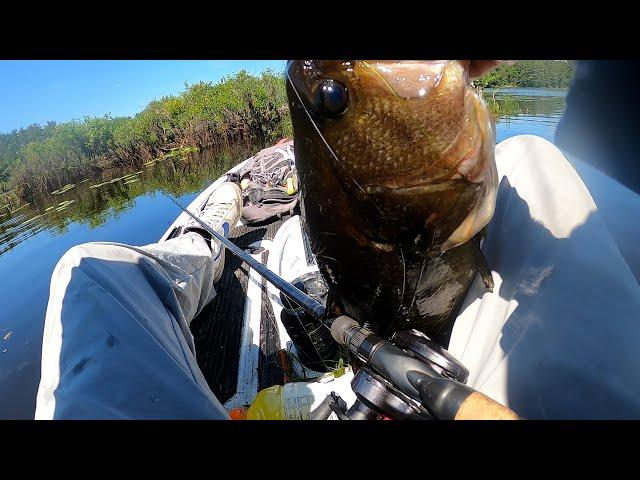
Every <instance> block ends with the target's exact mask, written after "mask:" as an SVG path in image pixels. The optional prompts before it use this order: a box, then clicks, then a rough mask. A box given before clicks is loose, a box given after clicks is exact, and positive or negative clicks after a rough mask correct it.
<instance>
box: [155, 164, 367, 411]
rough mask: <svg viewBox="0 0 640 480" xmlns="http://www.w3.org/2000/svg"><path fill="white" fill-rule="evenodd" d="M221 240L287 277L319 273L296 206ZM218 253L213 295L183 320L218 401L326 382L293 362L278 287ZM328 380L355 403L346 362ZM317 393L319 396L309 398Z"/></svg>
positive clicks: (192, 207) (230, 404)
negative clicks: (221, 260) (220, 262)
mask: <svg viewBox="0 0 640 480" xmlns="http://www.w3.org/2000/svg"><path fill="white" fill-rule="evenodd" d="M249 160H250V159H247V160H245V161H243V162H240V163H239V164H238V165H236V166H235V167H233V168H232V169H230V170H229V171H227V172H226V173H225V174H223V175H222V176H221V177H219V178H218V179H217V180H216V181H214V182H213V183H212V184H211V185H210V186H209V187H207V188H206V189H204V190H203V191H202V192H201V193H200V194H199V195H198V196H197V197H196V198H195V199H194V200H193V201H192V202H191V203H190V204H189V205H188V206H186V208H187V209H188V210H189V211H191V212H196V211H199V209H201V208H202V207H203V205H204V204H205V202H206V201H207V199H208V198H209V196H210V195H211V193H212V192H213V191H214V190H215V189H216V188H218V187H219V186H220V185H221V184H222V183H224V182H225V181H226V180H227V178H228V177H229V175H230V174H234V173H236V174H237V173H239V172H240V171H241V170H242V169H243V167H245V165H246V164H247V162H248V161H249ZM188 219H189V216H188V215H187V214H186V213H185V212H182V213H181V214H180V215H179V216H178V217H177V218H176V219H175V221H174V222H173V223H172V224H171V225H170V226H169V228H168V229H167V230H166V232H165V233H164V234H163V235H162V237H161V238H160V240H159V242H164V241H167V240H169V239H171V238H173V237H174V236H175V235H177V233H178V231H179V230H180V227H181V226H182V225H183V224H185V223H186V222H187V220H188ZM229 238H230V240H232V241H233V242H234V243H235V244H236V245H237V246H239V247H240V248H242V249H243V250H245V251H246V252H247V253H249V254H250V255H251V256H252V257H253V258H254V259H256V260H257V261H259V262H261V263H263V264H264V265H266V266H267V268H269V269H270V270H271V271H273V272H274V273H276V274H277V275H279V276H280V277H282V278H283V279H284V280H286V281H288V282H291V283H294V281H295V280H296V279H299V278H301V277H303V278H304V277H305V276H309V275H313V274H319V269H318V265H317V263H316V261H315V258H314V256H313V254H312V253H311V248H310V245H309V242H308V240H307V238H306V235H305V234H304V232H303V229H302V224H301V220H300V216H299V212H298V211H297V210H296V211H294V212H293V214H291V215H285V216H281V217H280V218H275V219H273V220H271V221H267V222H265V223H262V224H259V225H253V224H252V225H245V224H244V223H243V220H242V217H241V219H240V220H239V222H238V224H237V225H236V226H235V228H233V229H232V230H231V232H230V234H229ZM225 257H226V259H225V267H224V272H223V274H222V277H221V279H220V280H219V282H218V283H217V284H216V292H217V294H216V297H215V298H214V299H213V301H212V302H211V303H210V304H209V305H207V306H206V307H205V308H204V309H203V311H202V312H201V313H200V314H199V315H198V316H197V317H196V318H195V319H194V320H193V321H192V323H191V330H192V334H193V336H194V342H195V346H196V357H197V360H198V364H199V366H200V368H201V370H202V372H203V374H204V376H205V378H206V380H207V382H208V384H209V387H210V388H211V390H212V391H213V393H214V394H215V395H216V397H217V398H218V399H219V400H220V402H221V403H222V404H223V405H224V406H225V408H226V409H227V410H229V411H231V410H233V409H238V408H242V407H248V406H250V405H251V404H252V402H253V401H254V399H255V398H256V395H257V394H258V392H259V391H261V390H263V389H265V388H269V387H272V386H274V385H282V384H283V383H287V380H291V379H297V380H301V381H307V382H312V381H314V380H318V381H321V382H322V383H323V384H325V383H328V380H327V377H328V375H327V372H326V371H324V372H319V371H316V370H313V369H312V368H309V367H308V366H305V365H304V364H303V363H302V362H301V361H300V352H299V351H298V348H297V347H296V345H295V344H294V342H293V341H292V339H291V337H290V335H289V333H288V331H287V328H286V327H285V325H284V323H283V321H282V316H283V310H284V309H285V306H284V305H283V299H282V298H281V296H280V292H279V291H278V290H277V289H276V288H275V287H274V286H273V285H272V284H270V283H268V282H267V281H266V280H265V279H263V278H262V277H261V276H260V275H259V274H258V273H257V272H256V271H255V270H254V269H252V268H250V267H249V266H248V265H246V264H245V263H243V262H242V261H241V260H240V259H239V258H237V257H235V256H234V255H233V254H231V253H230V252H227V254H226V255H225ZM285 301H286V300H285ZM283 351H284V352H283ZM283 354H285V355H283ZM283 357H285V358H286V360H283ZM283 362H284V363H285V364H284V365H283ZM307 365H308V364H307ZM329 377H330V378H329V381H330V383H331V388H330V390H334V391H336V392H340V394H341V395H342V396H343V398H345V399H346V400H347V403H352V401H355V395H354V394H353V392H352V391H351V389H350V387H349V382H350V381H351V379H352V378H353V373H352V372H351V370H350V368H349V367H347V366H345V368H344V371H343V372H341V375H339V376H338V375H336V376H332V375H329ZM325 396H326V394H324V395H322V394H320V395H319V396H318V398H317V399H315V400H312V401H311V403H313V404H316V403H318V402H319V401H321V400H322V399H324V397H325ZM320 397H321V398H320ZM307 410H308V407H307ZM294 418H295V415H294Z"/></svg>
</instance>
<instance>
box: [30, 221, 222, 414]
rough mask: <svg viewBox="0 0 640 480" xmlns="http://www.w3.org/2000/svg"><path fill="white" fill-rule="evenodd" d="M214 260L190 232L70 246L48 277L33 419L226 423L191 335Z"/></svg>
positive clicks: (207, 296) (210, 292) (208, 296)
mask: <svg viewBox="0 0 640 480" xmlns="http://www.w3.org/2000/svg"><path fill="white" fill-rule="evenodd" d="M216 257H218V256H217V252H215V251H214V252H213V253H212V252H211V250H210V249H209V247H208V246H207V244H206V242H205V240H204V239H203V238H202V237H201V236H200V235H199V234H197V233H188V234H186V235H182V236H180V237H177V238H174V239H171V240H168V241H166V242H164V243H158V244H153V245H147V246H145V247H131V246H128V245H123V244H117V243H87V244H84V245H79V246H77V247H73V248H72V249H70V250H69V251H68V252H67V253H66V254H65V255H64V256H63V257H62V258H61V259H60V261H59V262H58V265H57V266H56V268H55V270H54V272H53V276H52V278H51V293H50V296H49V305H48V306H47V315H46V320H45V329H44V340H43V348H42V378H41V380H40V387H39V390H38V397H37V403H36V415H35V417H36V419H51V418H56V419H58V418H99V419H101V418H122V419H124V418H130V419H135V418H140V419H144V418H183V419H189V418H209V419H222V418H227V413H226V411H225V409H224V408H223V407H222V405H221V404H220V402H219V401H218V399H216V397H215V396H214V395H213V393H212V392H211V390H210V389H209V387H208V385H207V382H206V380H205V379H204V376H203V375H202V372H201V371H200V369H199V368H198V365H197V362H196V357H195V347H194V342H193V336H192V335H191V332H190V330H189V323H190V322H191V320H192V319H193V318H194V317H195V316H196V315H197V314H198V313H199V312H200V310H202V308H203V307H204V306H205V305H206V304H207V303H208V302H209V301H211V300H212V299H213V297H214V296H215V294H216V292H215V289H214V286H213V282H212V278H213V272H214V266H215V261H214V259H215V258H216ZM217 261H220V257H218V260H217Z"/></svg>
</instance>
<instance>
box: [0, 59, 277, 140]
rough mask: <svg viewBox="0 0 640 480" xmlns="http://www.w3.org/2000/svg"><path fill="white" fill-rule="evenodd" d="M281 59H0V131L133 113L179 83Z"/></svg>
mask: <svg viewBox="0 0 640 480" xmlns="http://www.w3.org/2000/svg"><path fill="white" fill-rule="evenodd" d="M284 66H285V61H284V60H118V61H116V60H91V61H87V60H75V61H70V60H16V61H9V60H3V61H0V132H2V133H4V132H9V131H11V130H13V129H14V128H15V129H18V128H21V127H26V126H28V125H30V124H32V123H46V122H47V121H49V120H55V121H57V122H64V121H68V120H72V119H75V118H82V117H84V116H101V115H104V114H106V113H110V114H111V115H113V116H119V115H133V114H135V113H137V112H139V111H140V110H142V109H143V108H144V107H145V106H146V105H147V103H149V101H151V100H154V99H157V98H160V97H162V96H164V95H169V94H175V93H179V92H181V91H182V90H183V89H184V83H185V82H188V83H190V84H191V83H195V82H198V81H200V80H204V81H213V82H216V81H218V80H219V79H220V78H222V77H223V76H226V75H229V74H232V73H234V72H238V71H239V70H242V69H245V70H247V71H249V72H251V73H260V72H261V71H262V70H264V69H266V68H271V69H273V70H275V71H283V70H284Z"/></svg>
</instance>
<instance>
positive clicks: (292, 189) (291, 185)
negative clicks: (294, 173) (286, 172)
mask: <svg viewBox="0 0 640 480" xmlns="http://www.w3.org/2000/svg"><path fill="white" fill-rule="evenodd" d="M297 191H298V186H297V185H296V182H294V180H293V178H292V177H289V178H287V194H289V195H293V194H294V193H296V192H297Z"/></svg>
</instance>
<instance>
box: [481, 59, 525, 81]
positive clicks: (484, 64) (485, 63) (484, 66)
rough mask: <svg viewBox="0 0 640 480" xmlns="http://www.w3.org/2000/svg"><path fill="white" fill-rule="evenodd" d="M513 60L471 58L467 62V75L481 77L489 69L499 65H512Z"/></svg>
mask: <svg viewBox="0 0 640 480" xmlns="http://www.w3.org/2000/svg"><path fill="white" fill-rule="evenodd" d="M514 63H516V62H515V61H513V60H471V63H470V64H469V76H470V77H471V79H472V80H473V79H474V78H478V77H481V76H482V75H484V74H486V73H489V72H490V71H492V70H494V69H496V68H498V67H499V66H500V65H513V64H514Z"/></svg>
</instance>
